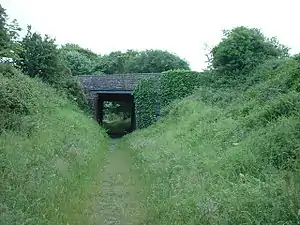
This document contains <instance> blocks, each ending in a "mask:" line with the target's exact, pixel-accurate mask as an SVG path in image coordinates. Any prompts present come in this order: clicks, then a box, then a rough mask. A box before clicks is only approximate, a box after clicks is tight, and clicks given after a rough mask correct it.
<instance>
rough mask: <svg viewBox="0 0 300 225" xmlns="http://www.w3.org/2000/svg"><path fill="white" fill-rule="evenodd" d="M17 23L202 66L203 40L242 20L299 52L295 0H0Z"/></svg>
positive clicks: (62, 38)
mask: <svg viewBox="0 0 300 225" xmlns="http://www.w3.org/2000/svg"><path fill="white" fill-rule="evenodd" d="M0 2H1V4H2V6H3V7H4V8H6V9H7V14H8V15H9V17H10V18H11V19H17V20H18V22H19V24H20V25H21V26H22V27H26V24H31V25H32V27H33V29H34V30H35V31H38V32H39V33H41V34H49V35H50V36H51V37H55V38H56V40H57V43H58V44H63V43H68V42H70V43H76V44H79V45H80V46H82V47H84V48H89V49H91V50H92V51H94V52H96V53H99V54H104V53H109V52H111V51H116V50H122V51H123V50H126V49H136V50H142V49H162V50H168V51H170V52H173V53H176V54H177V55H179V56H180V57H182V58H184V59H186V60H187V61H188V62H189V63H190V66H191V68H192V69H194V70H201V69H202V68H204V67H205V60H206V58H205V56H204V54H205V50H204V46H205V44H208V45H209V46H213V45H215V44H217V43H218V42H219V41H220V39H221V37H222V30H224V29H230V28H233V27H236V26H240V25H244V26H249V27H256V28H261V29H262V31H263V32H264V33H265V34H266V35H267V36H270V37H271V36H277V37H278V39H279V41H280V42H281V43H282V44H285V45H287V46H288V47H290V48H291V53H298V52H300V0H207V1H202V0H147V1H146V0H1V1H0Z"/></svg>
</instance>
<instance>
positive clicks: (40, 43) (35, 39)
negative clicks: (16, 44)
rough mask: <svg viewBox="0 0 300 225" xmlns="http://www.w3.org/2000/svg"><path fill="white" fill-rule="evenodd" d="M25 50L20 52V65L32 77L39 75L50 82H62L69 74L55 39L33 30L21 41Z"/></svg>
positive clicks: (29, 28) (29, 27)
mask: <svg viewBox="0 0 300 225" xmlns="http://www.w3.org/2000/svg"><path fill="white" fill-rule="evenodd" d="M21 44H22V47H23V49H24V51H22V52H21V53H20V58H21V60H20V61H19V65H20V67H21V69H22V70H23V72H24V73H25V74H27V75H29V76H31V77H39V78H41V79H42V80H43V81H45V82H48V83H57V82H60V80H61V79H62V77H64V76H67V75H69V74H68V72H67V70H66V68H65V67H64V66H63V65H62V64H61V61H60V57H59V51H58V49H57V46H56V44H55V40H54V39H51V38H50V37H49V36H47V35H45V37H42V36H41V35H40V34H38V33H36V32H34V33H33V32H32V31H31V26H28V30H27V34H26V36H25V37H24V38H23V40H22V41H21Z"/></svg>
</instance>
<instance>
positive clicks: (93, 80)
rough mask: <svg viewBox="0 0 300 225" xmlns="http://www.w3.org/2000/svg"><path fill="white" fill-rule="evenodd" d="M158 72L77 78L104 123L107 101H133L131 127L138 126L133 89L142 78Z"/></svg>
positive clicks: (97, 118)
mask: <svg viewBox="0 0 300 225" xmlns="http://www.w3.org/2000/svg"><path fill="white" fill-rule="evenodd" d="M158 75H159V74H157V73H143V74H110V75H87V76H78V77H77V79H78V81H79V82H80V83H81V85H82V87H83V88H84V90H85V91H86V92H87V95H88V101H89V103H90V104H91V106H92V108H93V112H94V118H95V119H96V120H97V121H98V123H99V124H102V123H103V115H104V112H103V109H104V102H105V101H121V102H127V103H131V105H132V113H131V129H132V130H134V129H135V128H136V122H135V121H136V119H135V104H134V97H133V90H134V88H135V87H136V86H137V84H138V82H139V81H140V80H141V79H145V78H149V77H152V78H154V77H156V76H158Z"/></svg>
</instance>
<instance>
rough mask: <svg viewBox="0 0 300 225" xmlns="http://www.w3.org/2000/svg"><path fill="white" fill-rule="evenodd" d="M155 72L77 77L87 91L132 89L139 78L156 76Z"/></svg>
mask: <svg viewBox="0 0 300 225" xmlns="http://www.w3.org/2000/svg"><path fill="white" fill-rule="evenodd" d="M158 75H159V74H157V73H142V74H141V73H140V74H109V75H88V76H78V77H77V79H78V80H79V82H80V83H81V84H82V86H83V88H84V89H85V90H86V91H87V92H95V91H99V92H101V91H116V92H117V91H131V92H132V91H133V90H134V88H135V87H136V85H137V84H138V82H139V81H140V80H141V79H144V78H148V77H155V76H158Z"/></svg>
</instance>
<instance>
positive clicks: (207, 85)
mask: <svg viewBox="0 0 300 225" xmlns="http://www.w3.org/2000/svg"><path fill="white" fill-rule="evenodd" d="M256 41H257V42H256ZM251 42H252V43H251ZM237 45H239V46H240V47H239V48H238V50H236V49H237V48H236V46H237ZM259 45H261V46H260V47H259V48H258V46H259ZM253 46H255V47H253ZM262 49H264V50H263V52H261V50H262ZM257 51H258V52H257ZM280 52H281V53H280ZM213 57H214V58H213V59H212V60H215V64H213V68H212V69H210V70H208V71H206V72H204V73H201V74H199V79H200V83H199V86H198V88H199V89H198V90H197V91H196V92H195V93H194V94H192V95H190V96H188V97H186V98H184V99H181V100H180V99H177V100H175V101H173V102H172V103H171V104H169V105H168V107H167V108H165V114H166V116H165V117H164V118H163V119H162V120H161V121H160V122H158V123H156V124H154V125H152V126H150V127H148V128H147V129H144V130H141V131H138V132H136V133H135V134H133V135H131V136H130V137H126V138H125V139H124V141H125V142H126V144H127V145H128V148H129V149H131V150H133V151H134V152H135V161H136V168H137V170H139V171H140V173H139V174H141V175H140V179H141V180H142V182H144V183H145V186H144V187H145V189H146V190H147V191H146V192H147V196H148V197H147V200H146V205H145V208H147V210H148V211H147V218H146V221H145V224H166V225H167V224H300V215H299V209H300V197H299V196H300V160H299V159H300V155H299V154H300V86H299V84H300V61H299V56H293V57H290V56H287V55H286V53H285V49H284V48H283V47H282V46H280V45H279V44H277V43H276V42H274V43H273V42H272V41H268V40H266V39H264V38H263V36H262V35H261V34H260V33H259V32H258V31H257V30H255V29H254V30H249V29H246V28H237V29H235V30H233V31H231V32H229V33H227V36H226V37H225V38H224V40H223V42H221V44H220V45H218V46H217V47H216V48H215V49H214V51H213ZM259 59H261V60H260V61H259ZM238 60H240V61H238ZM251 60H252V61H251ZM143 85H145V83H144V84H143ZM172 90H173V89H172ZM179 97H182V96H179Z"/></svg>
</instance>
